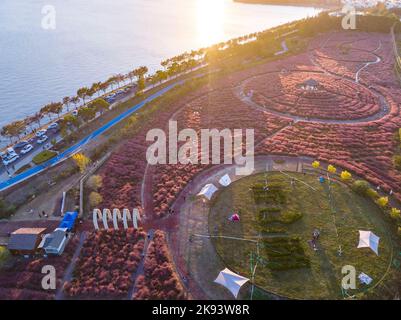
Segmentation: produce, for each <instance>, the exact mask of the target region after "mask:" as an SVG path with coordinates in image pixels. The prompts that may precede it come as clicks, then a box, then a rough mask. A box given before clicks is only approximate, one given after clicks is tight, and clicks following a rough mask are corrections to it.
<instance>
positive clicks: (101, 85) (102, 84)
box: [99, 81, 110, 94]
mask: <svg viewBox="0 0 401 320" xmlns="http://www.w3.org/2000/svg"><path fill="white" fill-rule="evenodd" d="M109 86H110V83H108V82H107V81H105V82H102V83H100V85H99V90H102V91H103V94H106V91H107V88H108V87H109Z"/></svg>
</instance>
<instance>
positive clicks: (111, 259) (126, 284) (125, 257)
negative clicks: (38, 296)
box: [64, 228, 145, 299]
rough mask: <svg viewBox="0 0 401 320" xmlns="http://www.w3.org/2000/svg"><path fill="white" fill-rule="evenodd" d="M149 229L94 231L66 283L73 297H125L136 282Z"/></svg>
mask: <svg viewBox="0 0 401 320" xmlns="http://www.w3.org/2000/svg"><path fill="white" fill-rule="evenodd" d="M144 238H145V232H143V231H139V230H134V229H131V228H130V229H128V230H101V231H97V232H93V233H90V235H89V236H88V238H87V239H86V240H85V242H84V244H83V248H82V250H81V253H80V256H79V260H78V262H77V265H76V267H75V270H74V278H73V279H72V281H71V282H68V283H66V284H65V285H64V291H65V293H66V294H67V295H68V296H70V297H73V298H77V297H86V298H88V297H89V298H114V299H116V298H122V297H125V296H126V295H127V294H128V291H129V289H130V288H131V286H132V285H133V282H132V275H133V274H134V273H135V271H136V269H137V267H138V264H139V262H140V261H141V254H142V251H143V246H144Z"/></svg>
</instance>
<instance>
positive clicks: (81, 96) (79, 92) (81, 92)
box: [77, 87, 89, 104]
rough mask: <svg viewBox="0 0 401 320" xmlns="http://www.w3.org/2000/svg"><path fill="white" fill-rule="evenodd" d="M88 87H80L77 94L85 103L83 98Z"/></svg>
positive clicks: (86, 93)
mask: <svg viewBox="0 0 401 320" xmlns="http://www.w3.org/2000/svg"><path fill="white" fill-rule="evenodd" d="M88 92H89V89H88V88H87V87H82V88H80V89H78V91H77V96H78V97H80V98H81V99H82V101H83V104H85V98H86V97H87V96H88Z"/></svg>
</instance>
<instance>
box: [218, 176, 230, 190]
mask: <svg viewBox="0 0 401 320" xmlns="http://www.w3.org/2000/svg"><path fill="white" fill-rule="evenodd" d="M219 183H220V184H221V185H222V186H223V187H227V186H229V185H230V184H231V179H230V176H229V175H228V174H226V175H224V176H222V177H221V178H220V180H219Z"/></svg>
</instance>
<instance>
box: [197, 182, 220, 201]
mask: <svg viewBox="0 0 401 320" xmlns="http://www.w3.org/2000/svg"><path fill="white" fill-rule="evenodd" d="M217 190H218V189H217V188H216V186H215V185H214V184H212V183H209V184H207V185H205V186H204V187H203V188H202V190H201V191H200V192H199V193H198V196H204V197H206V198H207V199H208V200H210V199H212V197H213V194H214V193H215V192H216V191H217Z"/></svg>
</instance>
